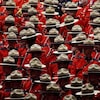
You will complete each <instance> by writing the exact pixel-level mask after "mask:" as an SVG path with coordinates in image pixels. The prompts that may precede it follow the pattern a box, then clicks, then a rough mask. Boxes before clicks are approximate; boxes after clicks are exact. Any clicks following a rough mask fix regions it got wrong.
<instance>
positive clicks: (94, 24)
mask: <svg viewBox="0 0 100 100" xmlns="http://www.w3.org/2000/svg"><path fill="white" fill-rule="evenodd" d="M89 24H90V25H92V26H98V27H99V26H100V24H99V23H93V22H90V23H89Z"/></svg>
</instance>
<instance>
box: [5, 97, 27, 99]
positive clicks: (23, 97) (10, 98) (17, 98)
mask: <svg viewBox="0 0 100 100" xmlns="http://www.w3.org/2000/svg"><path fill="white" fill-rule="evenodd" d="M22 99H23V100H25V97H22V98H11V97H7V98H4V100H22Z"/></svg>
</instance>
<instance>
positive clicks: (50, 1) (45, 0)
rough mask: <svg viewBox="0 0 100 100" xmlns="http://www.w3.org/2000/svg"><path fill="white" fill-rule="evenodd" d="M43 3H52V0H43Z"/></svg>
mask: <svg viewBox="0 0 100 100" xmlns="http://www.w3.org/2000/svg"><path fill="white" fill-rule="evenodd" d="M44 2H45V3H49V4H52V0H44Z"/></svg>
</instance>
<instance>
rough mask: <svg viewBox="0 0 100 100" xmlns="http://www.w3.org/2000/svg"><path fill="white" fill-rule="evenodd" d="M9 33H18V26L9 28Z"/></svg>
mask: <svg viewBox="0 0 100 100" xmlns="http://www.w3.org/2000/svg"><path fill="white" fill-rule="evenodd" d="M8 32H14V33H18V28H17V27H16V26H11V27H9V28H8Z"/></svg>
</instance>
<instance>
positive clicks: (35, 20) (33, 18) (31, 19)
mask: <svg viewBox="0 0 100 100" xmlns="http://www.w3.org/2000/svg"><path fill="white" fill-rule="evenodd" d="M29 21H31V22H38V21H39V19H38V17H37V16H35V15H33V16H31V17H30V19H29Z"/></svg>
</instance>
